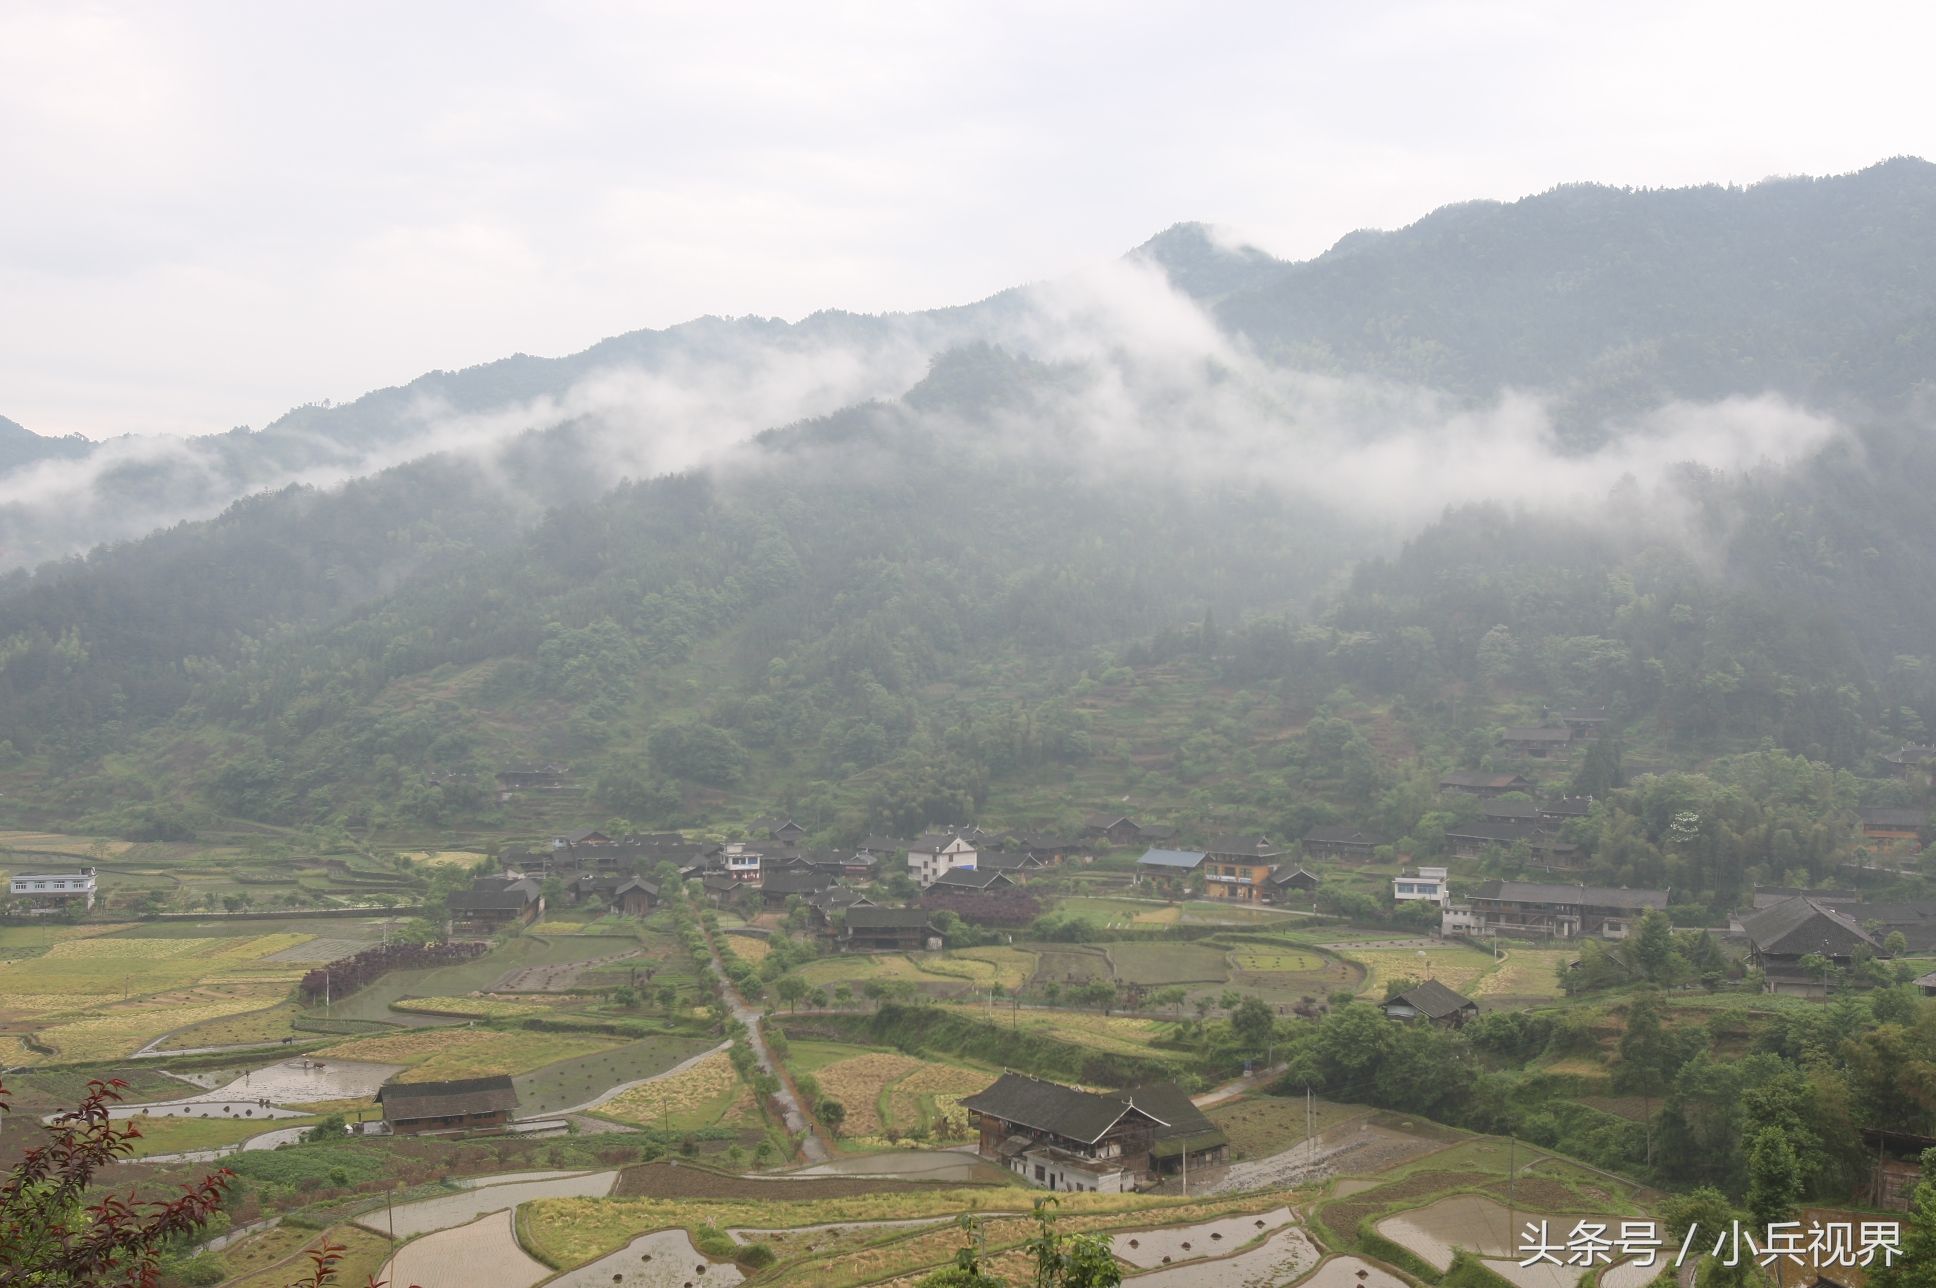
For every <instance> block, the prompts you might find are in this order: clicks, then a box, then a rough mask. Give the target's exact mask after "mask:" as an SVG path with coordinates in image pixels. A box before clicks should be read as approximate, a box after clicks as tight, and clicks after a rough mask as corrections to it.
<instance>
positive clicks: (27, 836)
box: [0, 832, 134, 871]
mask: <svg viewBox="0 0 1936 1288" xmlns="http://www.w3.org/2000/svg"><path fill="white" fill-rule="evenodd" d="M133 848H134V843H133V842H132V841H115V840H110V839H108V838H107V837H100V836H69V835H67V834H66V833H64V832H0V850H30V851H32V852H34V853H37V854H72V855H74V856H75V857H76V858H93V857H94V856H96V855H100V856H102V857H104V858H111V857H113V856H116V855H121V854H126V853H127V852H128V851H129V850H131V849H133ZM8 866H9V867H14V868H19V869H20V870H22V871H25V870H26V869H27V868H29V867H31V866H32V863H31V861H30V860H28V859H26V858H24V857H21V858H15V859H12V860H10V861H9V863H8Z"/></svg>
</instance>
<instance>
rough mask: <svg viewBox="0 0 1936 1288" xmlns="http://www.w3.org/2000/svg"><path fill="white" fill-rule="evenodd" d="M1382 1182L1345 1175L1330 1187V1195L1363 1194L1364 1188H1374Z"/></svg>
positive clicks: (1337, 1196) (1334, 1196) (1349, 1195)
mask: <svg viewBox="0 0 1936 1288" xmlns="http://www.w3.org/2000/svg"><path fill="white" fill-rule="evenodd" d="M1384 1183H1385V1182H1383V1181H1368V1180H1366V1179H1365V1178H1364V1177H1362V1176H1352V1177H1347V1178H1346V1179H1344V1180H1342V1181H1339V1182H1338V1183H1337V1184H1336V1185H1333V1186H1332V1187H1331V1195H1332V1197H1333V1198H1340V1199H1343V1198H1349V1197H1351V1196H1352V1195H1353V1194H1363V1193H1364V1192H1365V1191H1366V1190H1375V1189H1377V1188H1378V1187H1379V1186H1380V1185H1383V1184H1384Z"/></svg>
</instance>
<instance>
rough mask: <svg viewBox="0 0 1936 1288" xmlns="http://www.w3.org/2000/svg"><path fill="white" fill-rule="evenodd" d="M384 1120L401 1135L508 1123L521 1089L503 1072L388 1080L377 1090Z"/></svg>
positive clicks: (469, 1128)
mask: <svg viewBox="0 0 1936 1288" xmlns="http://www.w3.org/2000/svg"><path fill="white" fill-rule="evenodd" d="M376 1099H377V1103H378V1104H380V1105H382V1106H383V1121H384V1122H385V1123H386V1124H388V1125H389V1128H390V1130H391V1131H392V1132H394V1133H396V1134H397V1135H399V1136H408V1135H415V1134H418V1133H420V1132H441V1131H480V1130H484V1129H488V1128H493V1127H504V1126H508V1125H509V1124H510V1122H511V1115H512V1113H513V1111H515V1110H516V1109H517V1107H518V1093H517V1091H516V1090H515V1089H514V1088H513V1087H512V1085H511V1079H510V1078H509V1077H507V1076H505V1075H503V1074H496V1075H494V1076H491V1077H486V1078H459V1079H456V1080H454V1081H450V1082H386V1083H384V1084H383V1085H382V1086H381V1087H378V1088H377V1091H376Z"/></svg>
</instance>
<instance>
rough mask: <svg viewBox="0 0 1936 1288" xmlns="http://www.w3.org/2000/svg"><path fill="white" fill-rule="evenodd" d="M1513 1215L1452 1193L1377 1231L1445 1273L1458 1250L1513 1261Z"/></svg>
mask: <svg viewBox="0 0 1936 1288" xmlns="http://www.w3.org/2000/svg"><path fill="white" fill-rule="evenodd" d="M1526 1215H1527V1214H1526V1212H1525V1211H1524V1210H1521V1211H1520V1212H1519V1213H1517V1216H1518V1218H1519V1219H1520V1221H1521V1222H1523V1221H1524V1220H1525V1218H1526ZM1512 1217H1513V1214H1510V1213H1508V1212H1507V1210H1506V1205H1505V1204H1503V1203H1495V1202H1494V1201H1493V1200H1491V1199H1489V1198H1485V1197H1483V1196H1481V1195H1477V1194H1454V1195H1451V1196H1450V1197H1448V1198H1442V1199H1440V1200H1438V1201H1437V1202H1435V1203H1431V1204H1428V1205H1426V1206H1425V1207H1422V1208H1414V1209H1412V1210H1411V1211H1409V1212H1400V1213H1399V1214H1398V1215H1396V1216H1388V1217H1386V1218H1385V1219H1384V1220H1382V1221H1380V1222H1379V1223H1378V1225H1377V1230H1378V1233H1380V1234H1382V1235H1384V1236H1385V1237H1386V1238H1387V1239H1390V1240H1391V1241H1392V1242H1393V1243H1396V1244H1397V1245H1398V1246H1399V1247H1401V1248H1404V1249H1405V1250H1406V1251H1407V1252H1410V1253H1413V1254H1414V1255H1416V1256H1417V1257H1418V1258H1419V1259H1420V1260H1422V1261H1425V1262H1427V1263H1429V1264H1430V1265H1431V1266H1432V1267H1433V1268H1434V1269H1437V1270H1449V1269H1451V1268H1452V1253H1453V1251H1454V1250H1455V1249H1458V1248H1466V1249H1468V1250H1470V1251H1472V1252H1477V1253H1479V1254H1480V1255H1482V1256H1487V1257H1514V1258H1516V1257H1517V1256H1518V1255H1519V1254H1518V1251H1517V1249H1518V1246H1519V1245H1518V1243H1517V1241H1516V1239H1517V1235H1518V1233H1519V1231H1518V1230H1516V1229H1514V1228H1513V1223H1512ZM1520 1228H1522V1229H1523V1228H1524V1226H1523V1224H1522V1225H1521V1227H1520ZM1576 1277H1577V1276H1576Z"/></svg>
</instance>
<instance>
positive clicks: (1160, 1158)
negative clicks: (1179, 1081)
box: [961, 1073, 1229, 1194]
mask: <svg viewBox="0 0 1936 1288" xmlns="http://www.w3.org/2000/svg"><path fill="white" fill-rule="evenodd" d="M961 1106H962V1108H964V1109H966V1110H967V1111H968V1112H969V1115H970V1120H971V1121H972V1122H973V1123H974V1125H975V1128H976V1130H977V1132H978V1134H979V1138H980V1139H979V1146H978V1148H979V1150H980V1153H981V1156H982V1157H983V1158H986V1159H989V1160H991V1161H993V1162H996V1163H999V1164H1001V1165H1002V1166H1003V1167H1006V1168H1008V1169H1009V1170H1010V1171H1012V1172H1014V1173H1016V1174H1017V1175H1018V1176H1021V1177H1023V1178H1024V1179H1025V1180H1029V1181H1033V1182H1034V1183H1035V1184H1037V1185H1041V1186H1044V1187H1046V1188H1048V1189H1052V1190H1081V1191H1093V1192H1097V1193H1103V1194H1121V1193H1127V1192H1129V1191H1131V1190H1134V1189H1135V1188H1136V1187H1137V1185H1138V1184H1139V1183H1140V1182H1141V1181H1142V1179H1143V1178H1144V1177H1146V1176H1148V1175H1150V1174H1152V1173H1155V1172H1168V1171H1180V1170H1182V1169H1183V1167H1184V1166H1185V1163H1186V1159H1187V1162H1188V1164H1189V1165H1191V1166H1205V1165H1208V1164H1211V1163H1219V1162H1222V1161H1224V1158H1225V1156H1226V1153H1227V1151H1228V1148H1229V1142H1228V1140H1227V1139H1226V1138H1225V1137H1224V1134H1223V1132H1222V1131H1221V1130H1219V1129H1218V1128H1217V1127H1216V1125H1215V1124H1213V1123H1212V1122H1211V1121H1210V1120H1209V1119H1208V1118H1205V1117H1204V1116H1203V1112H1202V1111H1201V1110H1199V1109H1198V1108H1197V1107H1196V1106H1195V1105H1194V1104H1192V1103H1190V1098H1189V1096H1188V1095H1186V1094H1184V1092H1183V1090H1182V1089H1181V1088H1179V1087H1178V1086H1176V1085H1175V1084H1174V1083H1153V1084H1150V1085H1148V1086H1143V1087H1132V1088H1129V1089H1128V1090H1125V1091H1106V1092H1096V1091H1078V1090H1077V1089H1076V1088H1074V1087H1065V1086H1063V1085H1062V1084H1061V1083H1058V1082H1047V1081H1044V1080H1043V1079H1040V1078H1031V1077H1029V1076H1028V1075H1026V1074H1021V1073H1004V1074H1003V1075H1002V1076H1001V1077H1000V1078H999V1079H997V1080H996V1081H995V1083H994V1085H992V1086H990V1087H989V1088H988V1089H987V1090H986V1091H982V1092H979V1093H977V1094H975V1095H972V1096H968V1097H965V1098H964V1099H963V1100H962V1101H961Z"/></svg>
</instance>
